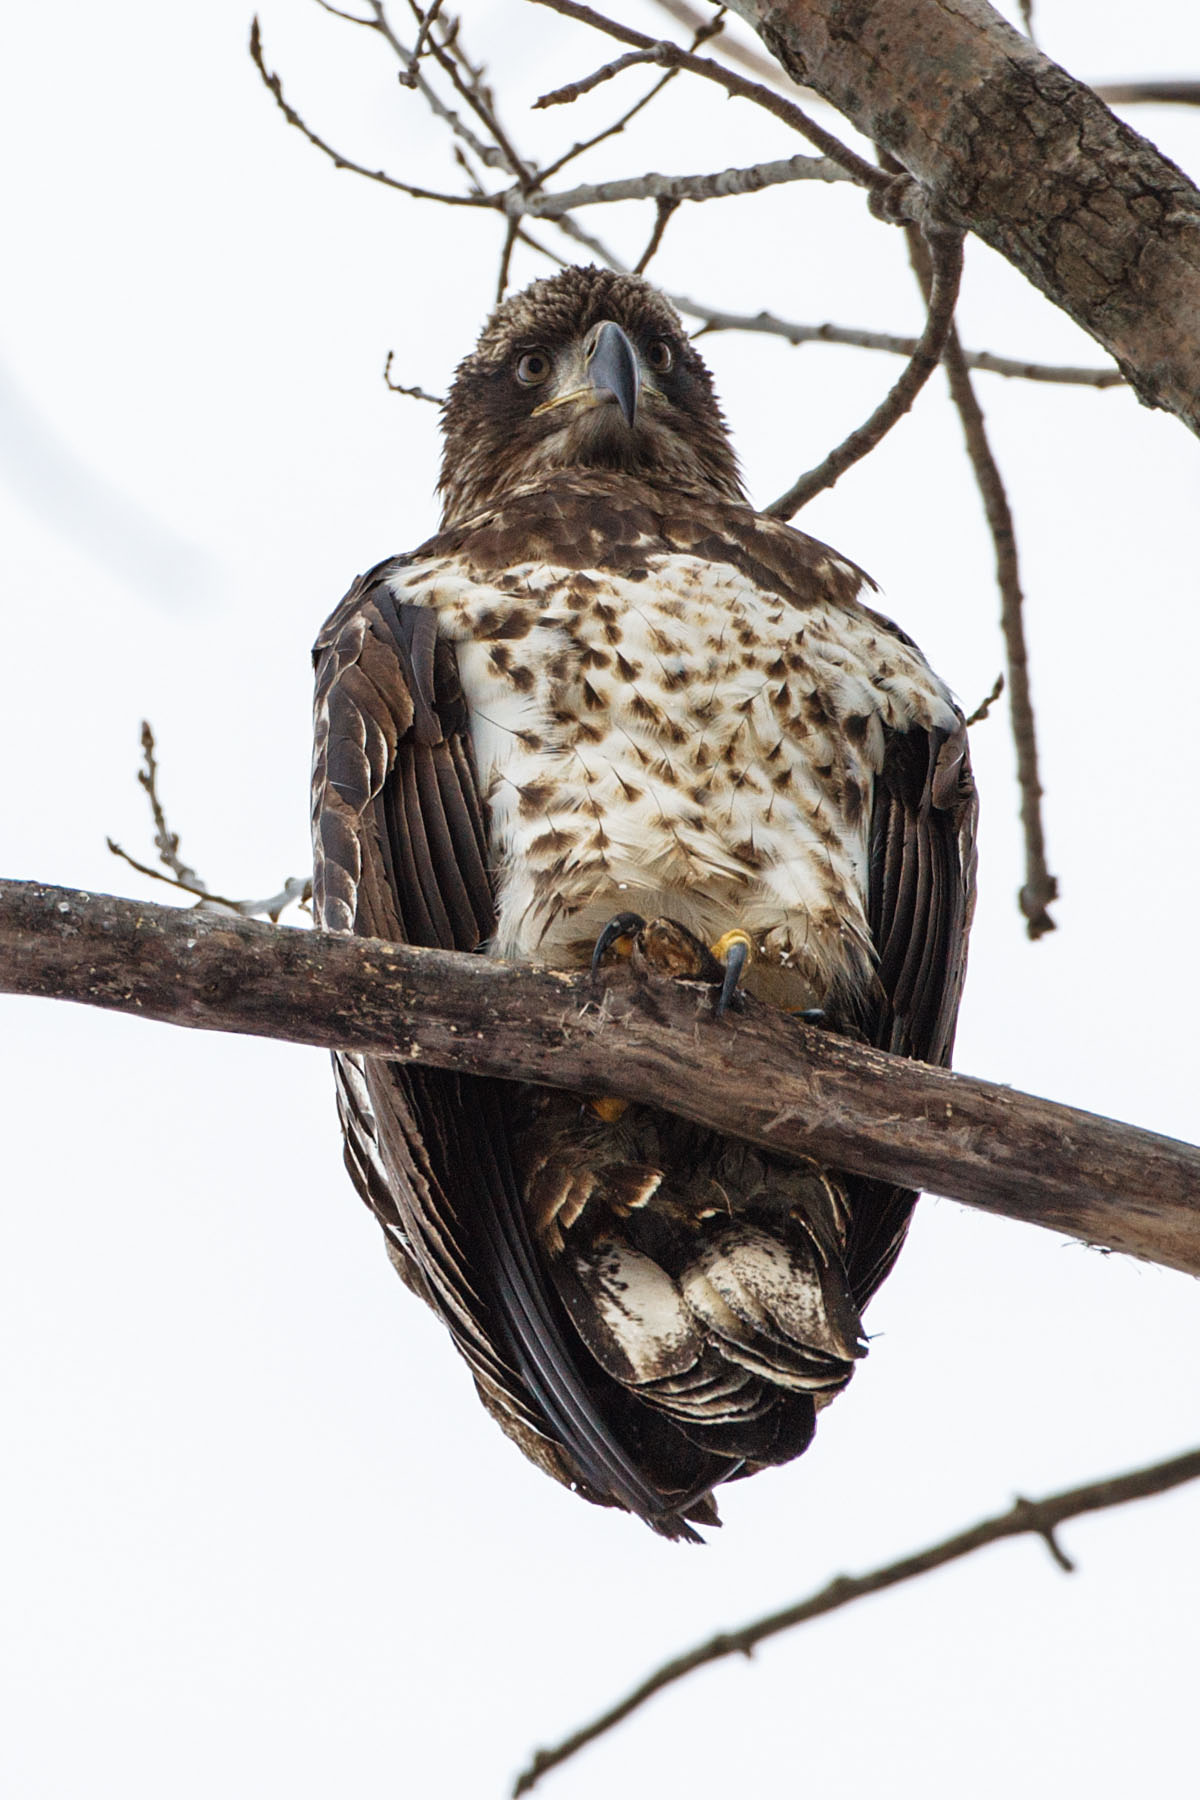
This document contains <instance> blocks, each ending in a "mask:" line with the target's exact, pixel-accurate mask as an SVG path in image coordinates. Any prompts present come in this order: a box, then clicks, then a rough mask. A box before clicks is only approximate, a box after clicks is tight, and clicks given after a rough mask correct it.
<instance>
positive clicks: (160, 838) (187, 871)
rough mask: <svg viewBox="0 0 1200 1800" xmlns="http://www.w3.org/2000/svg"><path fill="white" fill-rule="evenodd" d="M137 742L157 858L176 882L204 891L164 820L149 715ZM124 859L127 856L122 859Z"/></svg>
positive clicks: (177, 835)
mask: <svg viewBox="0 0 1200 1800" xmlns="http://www.w3.org/2000/svg"><path fill="white" fill-rule="evenodd" d="M141 744H142V767H141V768H140V769H139V770H138V786H139V787H140V788H141V790H142V792H143V793H144V794H145V796H146V798H147V800H148V801H149V802H150V812H151V815H152V817H153V819H154V848H155V849H156V850H157V851H158V860H159V861H160V862H161V863H162V865H163V867H164V868H165V869H170V871H171V874H172V876H173V877H174V879H175V881H176V882H177V883H178V884H179V886H181V887H187V886H188V885H189V883H192V884H194V886H193V887H192V889H191V891H192V892H194V893H198V894H203V893H206V892H207V888H206V886H205V884H204V882H203V881H201V879H200V877H199V875H198V874H197V873H196V871H195V869H193V868H191V867H190V866H189V865H188V864H187V863H185V862H184V861H183V859H182V857H181V856H180V854H179V833H178V832H177V831H172V830H171V827H170V826H169V825H168V824H167V815H166V812H165V811H164V810H163V803H162V799H161V797H160V795H159V792H158V758H157V757H156V756H155V754H154V732H153V730H152V728H151V725H150V721H149V719H143V720H142V737H141ZM108 847H109V849H110V850H111V849H113V848H114V845H113V843H112V839H111V838H110V839H109V840H108ZM121 854H124V853H123V852H122V853H121ZM128 860H129V858H128V857H127V858H126V861H128Z"/></svg>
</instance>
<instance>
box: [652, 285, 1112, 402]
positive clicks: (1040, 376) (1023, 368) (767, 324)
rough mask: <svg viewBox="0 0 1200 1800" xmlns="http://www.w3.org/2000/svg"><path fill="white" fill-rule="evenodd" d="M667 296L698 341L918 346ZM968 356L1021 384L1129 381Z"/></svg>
mask: <svg viewBox="0 0 1200 1800" xmlns="http://www.w3.org/2000/svg"><path fill="white" fill-rule="evenodd" d="M668 297H669V299H670V301H671V303H672V305H673V306H676V307H678V309H679V311H680V312H681V313H686V314H687V316H688V318H691V319H701V320H702V321H703V330H702V331H699V332H697V333H696V336H697V337H703V336H705V335H707V333H708V332H710V331H761V332H765V333H766V334H767V335H768V336H770V337H781V338H784V339H785V340H786V341H787V342H788V343H789V344H794V345H798V344H845V345H848V346H850V347H851V348H853V349H856V350H886V351H888V352H889V353H890V354H891V355H893V356H912V355H913V353H914V352H915V350H916V348H917V343H918V340H917V339H916V338H914V337H896V336H894V335H893V334H892V333H891V332H887V331H860V330H858V329H856V328H853V327H850V326H846V325H797V324H793V323H792V321H791V320H789V319H779V318H776V317H775V315H774V314H773V313H769V312H757V313H734V312H724V311H722V310H721V309H719V308H717V307H712V306H708V305H706V304H705V302H704V301H702V300H691V299H689V298H687V296H686V295H684V294H671V295H669V296H668ZM963 356H964V358H965V360H966V364H967V367H968V368H969V369H981V370H983V371H984V373H985V374H989V375H1006V376H1010V377H1013V378H1019V379H1021V380H1022V381H1047V382H1062V383H1065V384H1066V385H1068V386H1071V387H1091V388H1115V387H1124V386H1125V377H1124V376H1123V375H1122V374H1121V371H1120V370H1119V369H1082V368H1075V367H1072V366H1071V365H1070V364H1059V363H1035V362H1022V361H1021V360H1020V359H1018V358H1016V357H1011V356H995V355H993V353H992V352H991V351H990V350H964V351H963Z"/></svg>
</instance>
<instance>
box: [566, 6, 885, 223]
mask: <svg viewBox="0 0 1200 1800" xmlns="http://www.w3.org/2000/svg"><path fill="white" fill-rule="evenodd" d="M532 3H533V5H535V6H545V7H548V8H549V9H550V11H551V12H556V13H561V14H562V16H563V17H564V18H567V19H575V20H577V21H578V22H579V23H580V24H581V25H591V26H593V27H594V28H595V30H597V31H602V32H604V33H605V34H606V35H607V36H608V37H613V38H616V39H617V41H618V43H622V44H629V45H631V46H632V47H633V48H634V49H635V50H653V51H655V52H656V60H658V61H662V62H663V63H666V64H667V65H668V66H670V67H672V68H678V69H687V70H688V71H689V73H691V74H693V75H700V76H703V77H704V78H705V79H706V80H708V81H715V82H716V83H717V85H718V86H719V87H723V88H724V89H725V92H726V93H727V94H732V95H733V96H734V97H735V98H736V99H739V100H750V101H752V102H753V103H754V104H755V105H756V106H761V107H762V108H763V109H764V110H765V111H766V112H769V113H771V114H772V116H773V117H774V118H776V119H780V120H782V122H783V123H784V124H785V125H790V126H791V128H792V130H793V131H797V132H799V133H800V135H801V137H805V138H807V139H808V141H809V143H810V144H815V145H816V147H817V149H818V150H819V151H820V152H821V154H822V155H823V156H828V157H830V158H831V159H832V161H834V162H836V163H838V164H839V165H840V166H841V167H842V168H843V169H845V170H846V172H847V174H848V175H849V176H850V178H851V180H853V181H856V182H858V184H859V186H860V187H865V188H868V189H870V190H871V191H872V192H878V191H881V190H882V189H884V188H886V187H888V186H890V185H891V177H890V176H887V175H885V174H884V172H883V171H882V170H881V169H877V168H875V167H874V166H873V165H872V164H871V163H869V162H866V161H865V160H864V159H863V158H862V157H861V156H857V155H856V154H855V153H854V151H853V150H851V149H850V148H849V147H848V146H847V145H846V144H843V143H842V142H841V141H840V139H838V138H836V137H835V136H834V135H833V133H832V132H831V131H826V130H825V127H824V126H823V125H818V124H817V122H816V120H815V119H810V118H809V117H808V115H807V113H805V112H802V111H801V109H800V108H799V107H798V106H797V105H796V104H795V102H794V101H792V100H787V99H785V98H784V96H783V95H782V94H777V93H775V92H774V90H773V89H771V88H768V87H764V86H763V85H762V84H761V82H757V81H748V80H747V79H746V77H745V76H744V75H737V74H735V73H734V71H733V70H732V69H727V68H725V67H724V66H723V65H722V64H721V63H718V62H714V61H713V60H712V58H711V57H707V56H696V55H695V54H694V53H693V52H692V51H690V50H684V49H683V47H682V46H681V45H679V44H672V43H669V42H667V41H666V40H663V39H655V38H652V37H647V36H646V34H645V32H642V31H633V30H632V29H631V28H630V27H629V26H628V25H619V24H618V23H617V22H616V20H615V19H609V18H606V17H605V15H604V14H603V13H599V12H597V11H596V10H595V8H594V7H591V6H584V5H581V4H580V0H532Z"/></svg>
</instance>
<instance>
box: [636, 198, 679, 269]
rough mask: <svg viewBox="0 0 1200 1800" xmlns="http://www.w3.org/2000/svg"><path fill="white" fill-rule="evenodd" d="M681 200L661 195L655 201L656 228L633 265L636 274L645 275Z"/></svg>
mask: <svg viewBox="0 0 1200 1800" xmlns="http://www.w3.org/2000/svg"><path fill="white" fill-rule="evenodd" d="M678 208H679V201H678V200H673V199H669V198H667V197H666V196H664V195H660V196H659V198H658V199H657V200H656V201H655V203H654V230H653V231H652V232H651V233H650V242H649V243H648V244H647V245H646V248H645V249H644V250H643V251H642V254H641V255H640V256H639V257H638V259H637V261H636V262H635V263H634V265H633V272H634V274H635V275H644V274H645V273H646V270H647V269H648V268H649V266H650V260H651V258H652V257H653V256H654V255H655V253H656V252H657V250H658V246H659V245H660V244H661V243H662V241H663V232H664V231H665V230H666V229H667V226H668V224H669V223H670V219H671V214H672V213H674V212H676V211H678Z"/></svg>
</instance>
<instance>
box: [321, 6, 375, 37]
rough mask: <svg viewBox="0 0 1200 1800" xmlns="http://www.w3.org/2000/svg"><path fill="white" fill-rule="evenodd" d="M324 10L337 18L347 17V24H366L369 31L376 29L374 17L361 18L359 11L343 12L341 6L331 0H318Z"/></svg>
mask: <svg viewBox="0 0 1200 1800" xmlns="http://www.w3.org/2000/svg"><path fill="white" fill-rule="evenodd" d="M317 5H318V6H319V7H320V8H321V11H322V12H327V13H330V14H332V16H333V17H334V18H335V19H345V21H346V23H347V25H365V26H366V28H367V30H368V31H374V29H375V21H374V19H360V18H359V16H358V14H357V13H348V12H343V11H342V9H341V7H340V6H331V5H330V4H329V0H317Z"/></svg>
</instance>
